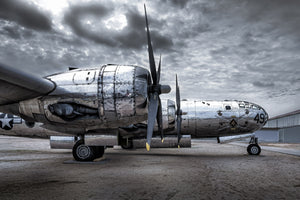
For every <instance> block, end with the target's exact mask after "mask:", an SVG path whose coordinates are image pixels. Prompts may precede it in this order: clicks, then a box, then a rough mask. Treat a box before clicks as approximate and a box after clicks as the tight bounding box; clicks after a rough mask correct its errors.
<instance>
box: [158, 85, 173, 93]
mask: <svg viewBox="0 0 300 200" xmlns="http://www.w3.org/2000/svg"><path fill="white" fill-rule="evenodd" d="M160 92H161V94H168V93H169V92H171V87H170V86H169V85H161V86H160Z"/></svg>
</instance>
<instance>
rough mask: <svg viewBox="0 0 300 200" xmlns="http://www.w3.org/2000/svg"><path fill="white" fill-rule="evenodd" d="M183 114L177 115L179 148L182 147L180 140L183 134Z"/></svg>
mask: <svg viewBox="0 0 300 200" xmlns="http://www.w3.org/2000/svg"><path fill="white" fill-rule="evenodd" d="M181 121H182V120H181V115H179V116H177V144H178V148H180V146H179V143H180V140H181V138H182V135H181V133H180V132H181Z"/></svg>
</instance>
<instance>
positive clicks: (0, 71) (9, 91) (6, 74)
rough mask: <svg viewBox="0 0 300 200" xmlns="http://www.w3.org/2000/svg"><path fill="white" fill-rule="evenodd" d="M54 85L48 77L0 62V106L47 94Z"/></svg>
mask: <svg viewBox="0 0 300 200" xmlns="http://www.w3.org/2000/svg"><path fill="white" fill-rule="evenodd" d="M55 87H56V86H55V84H54V83H53V82H51V81H50V80H48V79H44V78H41V77H37V76H34V75H32V74H29V73H25V72H23V71H21V70H17V69H14V68H10V67H8V66H5V65H3V64H0V106H1V105H7V104H12V103H17V102H19V101H22V100H26V99H31V98H35V97H38V96H41V95H45V94H48V93H49V92H51V91H53V90H54V89H55Z"/></svg>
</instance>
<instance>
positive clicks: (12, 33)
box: [0, 26, 21, 39]
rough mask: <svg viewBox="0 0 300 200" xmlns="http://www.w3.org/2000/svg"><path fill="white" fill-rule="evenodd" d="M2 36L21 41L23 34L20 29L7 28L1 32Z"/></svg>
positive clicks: (14, 27)
mask: <svg viewBox="0 0 300 200" xmlns="http://www.w3.org/2000/svg"><path fill="white" fill-rule="evenodd" d="M0 33H1V34H4V35H7V36H8V37H11V38H13V39H20V38H21V34H20V31H19V29H18V28H17V27H16V26H5V27H3V28H2V30H1V31H0Z"/></svg>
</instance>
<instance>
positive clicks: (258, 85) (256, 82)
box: [252, 81, 275, 87]
mask: <svg viewBox="0 0 300 200" xmlns="http://www.w3.org/2000/svg"><path fill="white" fill-rule="evenodd" d="M252 84H253V85H254V86H256V87H274V86H275V84H274V83H271V82H260V81H255V82H254V83H252Z"/></svg>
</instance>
